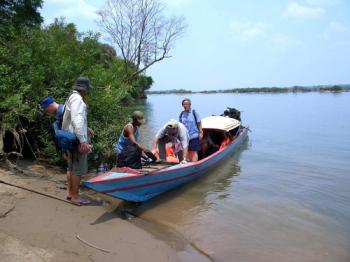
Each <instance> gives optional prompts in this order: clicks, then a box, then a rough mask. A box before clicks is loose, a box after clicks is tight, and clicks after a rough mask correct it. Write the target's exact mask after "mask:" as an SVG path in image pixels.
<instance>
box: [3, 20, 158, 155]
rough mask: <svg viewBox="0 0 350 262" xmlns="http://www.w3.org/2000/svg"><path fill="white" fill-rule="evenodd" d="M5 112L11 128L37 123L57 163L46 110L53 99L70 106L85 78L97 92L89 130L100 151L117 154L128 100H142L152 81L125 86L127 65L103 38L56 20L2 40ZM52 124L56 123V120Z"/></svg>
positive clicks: (40, 137) (44, 148) (92, 100)
mask: <svg viewBox="0 0 350 262" xmlns="http://www.w3.org/2000/svg"><path fill="white" fill-rule="evenodd" d="M0 41H1V45H0V113H1V112H6V114H5V117H4V121H5V123H4V124H5V127H6V128H13V127H15V126H16V125H17V124H18V117H17V116H18V115H20V116H22V117H24V118H25V119H27V120H29V121H30V122H31V126H32V129H33V131H34V132H35V135H36V137H37V139H38V144H39V145H40V146H41V148H42V150H41V153H42V154H44V155H45V156H47V157H49V158H50V159H53V155H54V154H55V148H54V147H53V144H52V141H51V140H52V135H51V134H50V132H49V126H50V118H49V116H47V114H45V113H44V112H42V110H41V109H40V102H41V100H42V99H43V98H44V97H45V96H48V95H51V96H53V97H55V99H56V101H57V102H59V103H64V102H65V100H66V98H67V97H68V96H69V94H70V93H71V90H72V85H73V84H74V81H75V80H76V79H77V77H79V76H86V77H88V78H90V81H91V83H92V86H93V87H94V88H93V90H92V92H91V94H90V95H89V96H88V97H87V99H86V101H87V104H88V108H89V114H88V117H89V126H90V127H91V128H92V129H93V130H94V133H95V135H94V137H93V140H92V142H93V144H94V148H95V150H97V151H102V150H104V149H111V148H112V146H113V143H114V142H115V139H116V136H117V135H118V134H119V133H120V130H121V127H122V126H123V125H124V124H125V122H126V118H127V114H126V113H125V111H126V110H125V106H123V105H124V103H125V101H130V99H132V98H136V97H139V94H140V93H143V91H144V90H145V89H148V88H149V87H150V85H151V84H152V82H153V81H152V78H150V77H146V76H139V77H137V78H136V79H134V80H133V82H132V83H129V84H128V83H125V82H124V79H125V75H124V74H125V71H124V68H123V66H124V65H123V62H122V61H121V60H120V59H118V58H117V57H116V56H115V51H114V49H113V48H112V47H110V46H108V45H106V44H101V43H100V42H99V35H98V34H94V33H86V34H82V33H79V32H78V31H77V29H76V27H75V25H74V24H71V23H69V24H67V23H65V22H64V20H56V21H55V22H54V23H53V24H52V25H50V26H48V27H46V28H42V29H40V28H36V27H35V28H28V27H24V28H21V29H17V28H15V27H9V28H8V33H7V35H6V37H0ZM51 121H52V120H51Z"/></svg>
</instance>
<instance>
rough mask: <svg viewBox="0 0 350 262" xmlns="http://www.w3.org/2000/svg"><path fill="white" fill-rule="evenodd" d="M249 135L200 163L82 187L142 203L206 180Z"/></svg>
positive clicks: (110, 175) (105, 178)
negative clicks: (208, 174)
mask: <svg viewBox="0 0 350 262" xmlns="http://www.w3.org/2000/svg"><path fill="white" fill-rule="evenodd" d="M247 132H248V129H247V128H243V129H242V130H241V132H240V133H239V135H238V136H237V138H236V139H235V140H234V141H233V142H232V143H231V144H230V145H228V146H227V147H226V148H224V149H223V150H220V151H218V152H216V153H214V154H213V155H211V156H209V157H207V158H205V159H203V160H200V161H198V162H194V163H191V162H190V163H186V164H178V165H174V166H171V167H168V168H166V169H162V170H158V171H155V172H152V173H150V174H142V175H141V174H139V175H137V174H136V175H132V174H127V173H118V172H107V173H105V174H103V175H101V176H97V177H95V178H93V179H90V180H88V181H84V182H83V184H84V186H86V187H88V188H90V189H92V190H94V191H97V192H100V193H104V194H107V195H110V196H112V197H116V198H119V199H122V200H126V201H130V202H143V201H146V200H149V199H151V198H153V197H155V196H157V195H159V194H162V193H164V192H166V191H169V190H171V189H173V188H176V187H178V186H180V185H183V184H186V183H188V182H190V181H192V180H194V179H197V178H199V177H201V176H203V175H204V174H205V173H206V172H207V171H208V170H210V169H212V168H214V167H215V166H216V165H217V164H218V162H220V161H221V160H223V159H225V158H227V157H229V156H230V155H232V153H233V152H235V151H236V150H237V148H238V147H239V146H240V145H241V144H242V142H243V141H244V139H245V138H246V137H247Z"/></svg>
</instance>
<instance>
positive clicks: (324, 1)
mask: <svg viewBox="0 0 350 262" xmlns="http://www.w3.org/2000/svg"><path fill="white" fill-rule="evenodd" d="M306 3H307V4H309V5H313V6H325V7H328V6H334V5H337V4H338V3H339V0H306Z"/></svg>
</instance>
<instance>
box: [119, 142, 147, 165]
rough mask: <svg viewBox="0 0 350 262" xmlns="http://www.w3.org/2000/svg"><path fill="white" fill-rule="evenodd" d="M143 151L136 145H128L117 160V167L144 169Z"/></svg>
mask: <svg viewBox="0 0 350 262" xmlns="http://www.w3.org/2000/svg"><path fill="white" fill-rule="evenodd" d="M141 155H142V150H141V148H139V147H138V146H137V145H135V144H131V145H128V146H127V147H126V148H125V149H124V150H123V151H122V152H121V153H120V154H119V155H118V159H117V167H130V168H133V169H140V168H142V164H141Z"/></svg>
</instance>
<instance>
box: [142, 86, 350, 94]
mask: <svg viewBox="0 0 350 262" xmlns="http://www.w3.org/2000/svg"><path fill="white" fill-rule="evenodd" d="M347 91H350V85H322V86H293V87H247V88H232V89H224V90H223V89H220V90H204V91H191V90H185V89H172V90H161V91H147V94H216V93H305V92H347Z"/></svg>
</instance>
